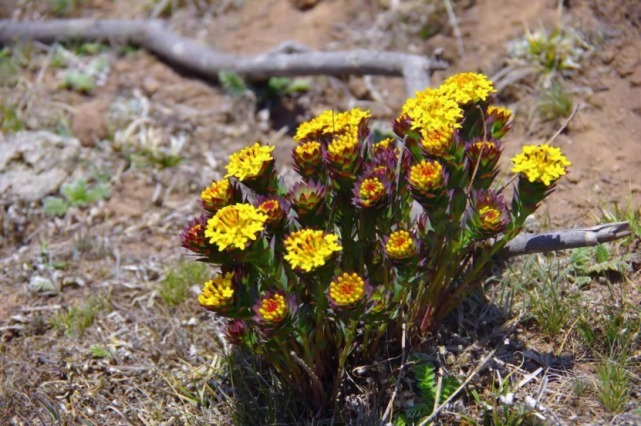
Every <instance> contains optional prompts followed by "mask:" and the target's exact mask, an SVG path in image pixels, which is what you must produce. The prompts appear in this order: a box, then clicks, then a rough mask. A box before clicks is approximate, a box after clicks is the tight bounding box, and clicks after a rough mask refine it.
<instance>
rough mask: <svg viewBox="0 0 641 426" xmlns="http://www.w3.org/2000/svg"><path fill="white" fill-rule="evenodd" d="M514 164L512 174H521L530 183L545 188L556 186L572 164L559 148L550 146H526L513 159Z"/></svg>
mask: <svg viewBox="0 0 641 426" xmlns="http://www.w3.org/2000/svg"><path fill="white" fill-rule="evenodd" d="M512 162H513V163H514V168H512V172H514V173H521V175H522V176H523V177H525V178H526V179H527V180H528V181H530V182H539V183H542V184H543V185H545V186H550V185H552V184H554V182H556V180H557V179H558V178H560V177H561V176H563V175H565V173H566V168H567V167H568V166H570V165H571V164H572V163H570V162H569V161H568V159H567V158H565V156H564V155H563V154H562V153H561V150H560V149H559V148H556V147H553V146H550V145H548V144H543V145H538V146H535V145H528V146H524V147H523V151H522V152H521V153H520V154H517V155H515V156H514V157H513V158H512Z"/></svg>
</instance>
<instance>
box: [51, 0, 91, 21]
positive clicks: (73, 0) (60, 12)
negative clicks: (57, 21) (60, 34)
mask: <svg viewBox="0 0 641 426" xmlns="http://www.w3.org/2000/svg"><path fill="white" fill-rule="evenodd" d="M83 1H84V0H49V9H50V10H51V13H53V14H54V15H56V16H59V17H64V16H68V15H69V14H71V13H73V12H74V11H76V9H77V8H78V7H80V5H81V3H82V2H83Z"/></svg>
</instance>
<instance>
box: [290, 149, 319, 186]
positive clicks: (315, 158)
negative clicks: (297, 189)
mask: <svg viewBox="0 0 641 426" xmlns="http://www.w3.org/2000/svg"><path fill="white" fill-rule="evenodd" d="M292 158H293V159H294V170H296V172H297V173H298V174H299V175H301V176H302V177H303V178H306V179H309V178H311V177H313V176H318V175H319V174H320V173H321V170H322V167H323V145H322V144H321V143H320V142H316V141H309V142H303V143H301V144H298V145H296V146H295V147H294V149H293V150H292Z"/></svg>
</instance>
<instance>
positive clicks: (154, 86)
mask: <svg viewBox="0 0 641 426" xmlns="http://www.w3.org/2000/svg"><path fill="white" fill-rule="evenodd" d="M158 89H160V82H159V81H158V80H156V79H155V78H153V77H151V76H147V77H145V79H144V80H143V81H142V90H144V92H145V94H146V95H147V96H151V95H153V94H154V93H156V92H157V91H158Z"/></svg>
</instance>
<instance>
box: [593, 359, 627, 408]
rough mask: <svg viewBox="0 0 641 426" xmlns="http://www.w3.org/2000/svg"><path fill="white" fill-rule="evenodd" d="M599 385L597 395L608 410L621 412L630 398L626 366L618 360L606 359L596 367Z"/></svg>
mask: <svg viewBox="0 0 641 426" xmlns="http://www.w3.org/2000/svg"><path fill="white" fill-rule="evenodd" d="M596 371H597V377H598V378H599V385H598V387H597V395H598V397H599V400H600V401H601V403H602V404H603V407H605V409H606V410H608V411H609V412H611V413H621V412H623V410H625V407H626V406H627V404H628V401H629V400H630V380H629V378H628V375H629V373H628V371H627V369H626V366H625V365H624V364H623V363H622V362H621V361H618V360H613V359H606V360H604V361H602V362H601V363H600V364H599V365H598V366H597V368H596Z"/></svg>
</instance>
